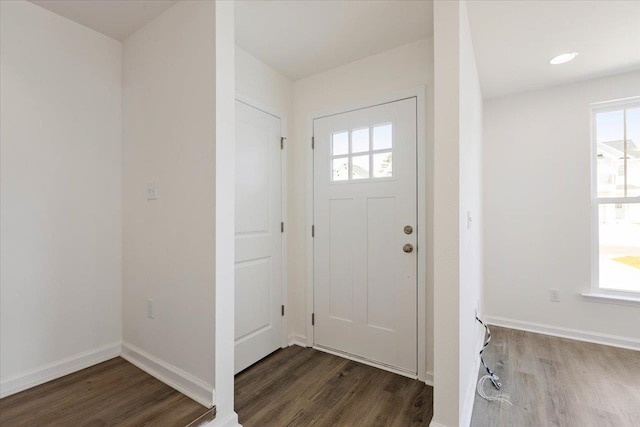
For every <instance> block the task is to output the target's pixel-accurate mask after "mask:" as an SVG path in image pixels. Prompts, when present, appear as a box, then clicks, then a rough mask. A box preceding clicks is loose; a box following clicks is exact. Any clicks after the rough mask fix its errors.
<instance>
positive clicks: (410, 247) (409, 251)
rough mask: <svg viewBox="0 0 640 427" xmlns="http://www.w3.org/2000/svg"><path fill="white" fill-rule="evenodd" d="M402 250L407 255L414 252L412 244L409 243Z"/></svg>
mask: <svg viewBox="0 0 640 427" xmlns="http://www.w3.org/2000/svg"><path fill="white" fill-rule="evenodd" d="M402 250H403V251H405V252H406V253H411V252H413V245H412V244H411V243H407V244H406V245H404V246H403V247H402Z"/></svg>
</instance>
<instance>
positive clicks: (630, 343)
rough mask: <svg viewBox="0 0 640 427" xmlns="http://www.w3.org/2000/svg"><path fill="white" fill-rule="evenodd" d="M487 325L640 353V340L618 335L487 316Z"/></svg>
mask: <svg viewBox="0 0 640 427" xmlns="http://www.w3.org/2000/svg"><path fill="white" fill-rule="evenodd" d="M486 323H488V324H489V325H495V326H501V327H504V328H510V329H518V330H521V331H527V332H535V333H538V334H543V335H551V336H554V337H560V338H569V339H572V340H577V341H585V342H590V343H595V344H602V345H608V346H612V347H620V348H626V349H629V350H636V351H640V340H637V339H634V338H627V337H620V336H616V335H609V334H601V333H598V332H589V331H581V330H578V329H568V328H560V327H556V326H550V325H543V324H540V323H530V322H523V321H520V320H512V319H505V318H503V317H493V316H487V317H486Z"/></svg>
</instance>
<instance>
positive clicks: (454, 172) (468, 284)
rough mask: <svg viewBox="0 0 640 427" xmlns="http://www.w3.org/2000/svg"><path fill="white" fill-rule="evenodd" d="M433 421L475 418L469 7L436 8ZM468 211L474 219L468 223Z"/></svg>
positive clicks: (476, 98) (478, 271)
mask: <svg viewBox="0 0 640 427" xmlns="http://www.w3.org/2000/svg"><path fill="white" fill-rule="evenodd" d="M434 61H435V67H434V77H435V99H434V102H435V104H434V105H435V114H434V121H435V159H436V160H435V192H434V257H435V261H434V299H435V307H434V310H435V311H434V325H435V330H434V348H435V353H434V383H435V385H434V416H433V420H432V422H431V425H432V426H434V427H435V426H467V425H469V423H470V421H471V413H472V411H473V401H474V397H475V393H474V386H475V381H476V378H477V373H478V365H479V359H478V351H479V350H480V342H481V337H482V335H481V333H482V330H481V329H480V328H479V324H478V323H476V320H475V310H476V307H477V306H478V305H479V304H480V299H481V295H482V257H483V248H482V93H481V91H480V83H479V80H478V73H477V69H476V63H475V56H474V50H473V44H472V40H471V34H470V30H469V22H468V17H467V11H466V4H465V2H435V3H434ZM467 213H469V214H470V215H471V217H472V222H471V224H470V225H469V224H468V220H467Z"/></svg>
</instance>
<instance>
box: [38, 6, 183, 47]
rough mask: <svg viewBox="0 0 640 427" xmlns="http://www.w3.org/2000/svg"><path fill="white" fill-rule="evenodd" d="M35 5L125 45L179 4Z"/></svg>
mask: <svg viewBox="0 0 640 427" xmlns="http://www.w3.org/2000/svg"><path fill="white" fill-rule="evenodd" d="M31 2H32V3H35V4H37V5H38V6H42V7H44V8H45V9H49V10H50V11H52V12H54V13H57V14H58V15H62V16H64V17H66V18H69V19H71V20H72V21H75V22H77V23H79V24H82V25H84V26H86V27H89V28H92V29H94V30H96V31H98V32H100V33H102V34H105V35H107V36H109V37H111V38H114V39H116V40H120V41H122V40H124V39H126V38H127V37H128V36H130V35H131V34H133V33H134V32H135V31H136V30H138V29H139V28H142V27H143V26H144V25H145V24H146V23H147V22H149V21H151V20H152V19H153V18H155V17H156V16H158V15H160V14H161V13H162V12H164V11H165V10H166V9H168V8H169V7H171V6H172V5H174V4H175V3H176V2H177V0H31Z"/></svg>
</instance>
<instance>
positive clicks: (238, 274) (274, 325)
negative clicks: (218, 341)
mask: <svg viewBox="0 0 640 427" xmlns="http://www.w3.org/2000/svg"><path fill="white" fill-rule="evenodd" d="M280 136H281V124H280V119H278V118H276V117H273V116H271V115H269V114H267V113H264V112H262V111H260V110H258V109H256V108H253V107H250V106H248V105H247V104H244V103H242V102H240V101H236V148H235V149H236V165H235V169H236V188H235V198H236V201H235V322H236V326H235V372H236V373H238V372H240V371H241V370H243V369H245V368H246V367H248V366H250V365H252V364H253V363H255V362H257V361H258V360H260V359H262V358H263V357H265V356H266V355H268V354H269V353H271V352H273V351H275V350H277V349H278V348H280V346H281V336H282V335H281V331H282V318H281V313H280V305H281V301H282V298H281V289H282V235H281V232H280V221H281V218H282V215H281V211H282V199H281V197H282V196H281V194H282V181H281V179H282V178H281V176H282V175H281V151H280Z"/></svg>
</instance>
